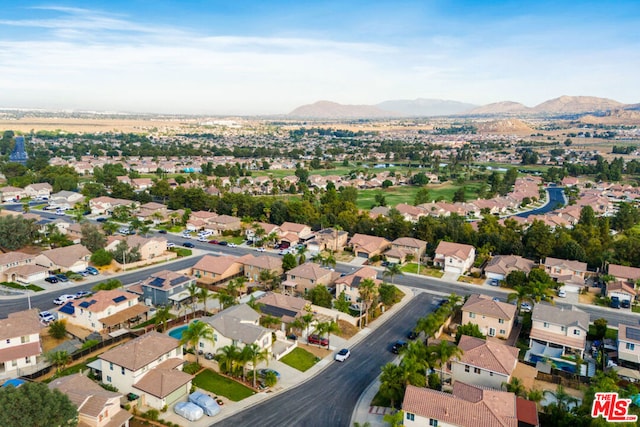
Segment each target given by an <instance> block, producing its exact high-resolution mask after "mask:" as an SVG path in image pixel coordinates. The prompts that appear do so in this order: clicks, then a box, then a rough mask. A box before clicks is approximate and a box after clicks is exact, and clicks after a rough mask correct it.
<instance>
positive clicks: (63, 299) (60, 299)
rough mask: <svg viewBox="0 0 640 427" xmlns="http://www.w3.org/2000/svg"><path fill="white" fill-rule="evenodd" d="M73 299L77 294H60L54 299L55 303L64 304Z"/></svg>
mask: <svg viewBox="0 0 640 427" xmlns="http://www.w3.org/2000/svg"><path fill="white" fill-rule="evenodd" d="M72 299H75V295H69V294H64V295H60V296H59V297H58V298H56V299H54V300H53V303H54V304H55V305H62V304H64V303H66V302H67V301H71V300H72Z"/></svg>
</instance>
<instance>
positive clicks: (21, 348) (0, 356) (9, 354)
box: [0, 340, 42, 363]
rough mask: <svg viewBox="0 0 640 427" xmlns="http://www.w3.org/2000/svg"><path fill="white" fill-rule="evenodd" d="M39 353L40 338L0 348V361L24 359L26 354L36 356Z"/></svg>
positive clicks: (40, 350)
mask: <svg viewBox="0 0 640 427" xmlns="http://www.w3.org/2000/svg"><path fill="white" fill-rule="evenodd" d="M40 353H42V349H41V348H40V340H38V341H33V342H29V343H26V344H20V345H17V346H12V347H7V348H2V349H0V363H4V362H8V361H10V360H18V359H24V358H25V357H28V356H37V355H39V354H40Z"/></svg>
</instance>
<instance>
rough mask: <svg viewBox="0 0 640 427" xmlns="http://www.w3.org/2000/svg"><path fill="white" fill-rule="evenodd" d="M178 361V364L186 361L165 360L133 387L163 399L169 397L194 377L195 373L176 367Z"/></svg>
mask: <svg viewBox="0 0 640 427" xmlns="http://www.w3.org/2000/svg"><path fill="white" fill-rule="evenodd" d="M178 362H179V364H178V366H179V365H181V364H182V363H184V361H183V360H182V359H167V360H165V361H164V362H162V363H161V364H159V365H158V366H156V367H155V368H153V369H151V370H150V371H149V372H148V373H147V374H145V376H143V377H142V378H141V379H140V381H138V382H137V383H135V384H134V385H133V387H135V388H137V389H138V390H141V391H143V392H145V393H149V394H151V395H153V396H156V397H159V398H161V399H162V398H165V397H167V396H168V395H170V394H171V393H173V392H174V391H176V390H178V389H179V388H180V387H182V386H184V385H185V384H188V383H189V382H190V381H191V380H192V379H193V375H189V374H187V373H186V372H182V371H180V370H178V369H175V367H176V363H178Z"/></svg>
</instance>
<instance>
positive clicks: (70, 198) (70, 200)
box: [49, 190, 84, 209]
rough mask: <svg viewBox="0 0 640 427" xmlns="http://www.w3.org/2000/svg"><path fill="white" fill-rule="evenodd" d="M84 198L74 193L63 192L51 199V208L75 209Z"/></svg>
mask: <svg viewBox="0 0 640 427" xmlns="http://www.w3.org/2000/svg"><path fill="white" fill-rule="evenodd" d="M83 201H84V196H83V195H82V194H80V193H76V192H73V191H67V190H62V191H58V192H57V193H54V194H52V195H51V197H49V207H50V208H58V209H73V207H74V206H75V205H76V203H82V202H83Z"/></svg>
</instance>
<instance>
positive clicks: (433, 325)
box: [414, 314, 442, 345]
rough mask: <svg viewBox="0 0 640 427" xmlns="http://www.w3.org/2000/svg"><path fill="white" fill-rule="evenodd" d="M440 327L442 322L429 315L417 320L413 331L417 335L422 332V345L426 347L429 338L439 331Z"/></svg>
mask: <svg viewBox="0 0 640 427" xmlns="http://www.w3.org/2000/svg"><path fill="white" fill-rule="evenodd" d="M441 325H442V322H440V321H439V319H438V318H437V317H436V316H434V315H433V314H429V315H428V316H424V317H421V318H419V319H418V323H417V324H416V327H415V329H414V330H415V331H416V332H418V333H420V332H424V343H425V344H426V345H428V344H429V338H431V337H432V336H433V335H434V334H435V333H436V332H437V331H438V330H439V329H440V326H441Z"/></svg>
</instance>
